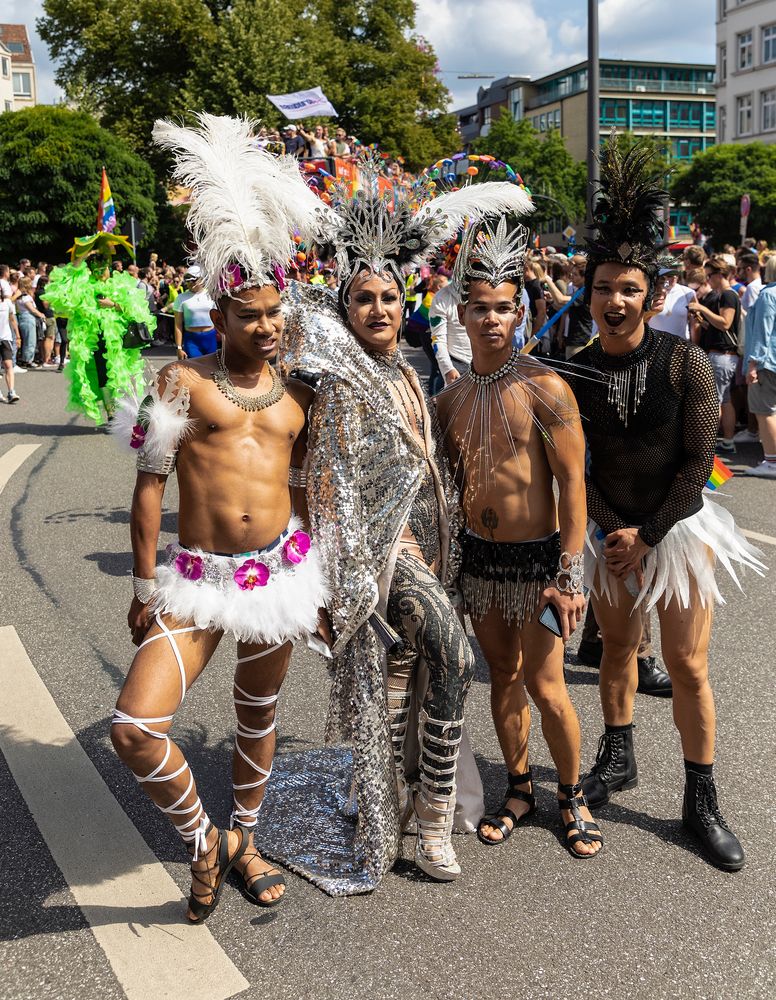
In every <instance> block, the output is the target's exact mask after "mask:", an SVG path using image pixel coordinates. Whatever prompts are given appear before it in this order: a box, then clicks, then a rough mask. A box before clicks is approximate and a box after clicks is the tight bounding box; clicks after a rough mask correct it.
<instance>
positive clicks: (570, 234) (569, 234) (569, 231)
mask: <svg viewBox="0 0 776 1000" xmlns="http://www.w3.org/2000/svg"><path fill="white" fill-rule="evenodd" d="M563 235H564V236H565V237H566V239H567V240H570V239H573V238H574V237H575V236H576V235H577V231H576V229H575V228H574V227H573V226H566V228H565V229H564V230H563Z"/></svg>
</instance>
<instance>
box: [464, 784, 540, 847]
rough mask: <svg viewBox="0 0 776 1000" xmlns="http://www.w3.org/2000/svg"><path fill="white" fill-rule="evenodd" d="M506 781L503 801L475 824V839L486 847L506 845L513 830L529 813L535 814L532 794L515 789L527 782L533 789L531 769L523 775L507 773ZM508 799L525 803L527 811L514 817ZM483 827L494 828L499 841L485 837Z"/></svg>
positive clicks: (534, 802)
mask: <svg viewBox="0 0 776 1000" xmlns="http://www.w3.org/2000/svg"><path fill="white" fill-rule="evenodd" d="M507 781H508V782H509V787H508V788H507V792H506V795H505V796H504V801H503V802H502V803H501V805H500V806H499V808H498V809H497V810H496V811H495V813H493V814H492V815H489V816H483V817H482V819H481V820H480V821H479V823H478V824H477V839H478V840H479V841H480V842H481V843H483V844H487V845H488V847H497V846H498V845H499V844H504V843H506V842H507V841H508V840H509V838H510V837H511V836H512V834H513V833H514V832H515V829H516V828H517V827H518V826H520V824H521V823H522V822H523V821H524V820H526V819H528V817H529V816H530V815H531V813H535V812H536V797H535V796H534V793H533V792H524V791H523V790H522V788H518V787H517V786H518V785H526V784H527V783H528V782H529V781H530V782H531V787H533V773H532V771H531V768H530V767H529V768H528V770H527V771H526V772H525V774H510V773H509V772H507ZM510 799H519V800H520V801H521V802H527V803H528V811H527V812H524V813H523V815H522V816H520V817H517V816H515V814H514V813H513V812H512V810H511V809H510V808H509V806H508V805H507V803H508V802H509V800H510ZM504 817H506V818H507V819H508V820H510V821H511V823H512V828H511V829H510V828H509V827H508V826H507V824H506V823H505V822H504ZM483 826H492V827H495V828H496V829H497V830H498V831H499V832H500V833H501V840H492V839H491V838H490V837H486V836H485V834H484V833H483V832H482V827H483Z"/></svg>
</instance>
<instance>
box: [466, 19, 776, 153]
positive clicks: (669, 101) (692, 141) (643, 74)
mask: <svg viewBox="0 0 776 1000" xmlns="http://www.w3.org/2000/svg"><path fill="white" fill-rule="evenodd" d="M773 3H775V4H776V0H773ZM510 79H512V80H514V82H512V83H511V84H508V83H506V81H508V80H510ZM496 82H497V83H498V84H500V85H501V86H500V88H499V89H500V92H503V91H506V100H505V101H504V100H501V101H499V104H498V106H497V113H498V114H500V113H501V109H502V108H506V109H508V110H509V112H510V113H511V115H512V117H513V118H515V120H516V121H519V120H520V119H522V118H527V119H528V120H529V121H530V122H531V124H532V125H533V126H534V128H535V129H536V130H537V132H540V133H541V132H547V131H549V129H551V128H555V129H558V130H559V131H560V133H561V135H562V136H563V138H564V139H565V140H566V148H567V149H568V151H569V152H570V153H571V155H572V156H573V157H574V158H575V159H578V160H586V159H587V62H581V63H577V65H575V66H570V67H568V68H567V69H563V70H559V71H558V72H557V73H551V74H549V75H548V76H544V77H542V78H541V79H538V80H530V79H526V78H522V79H517V80H515V78H509V77H506V78H504V80H503V81H502V80H499V81H496ZM487 103H488V96H487V93H485V92H484V88H480V94H478V106H485V105H487ZM463 110H464V111H467V112H470V113H471V111H472V109H471V108H469V109H463ZM494 113H496V108H491V111H490V114H491V119H492V117H493V115H494ZM457 114H458V116H459V126H460V128H461V138H462V139H463V140H464V142H465V143H469V142H472V141H473V139H475V138H478V137H479V136H481V135H486V134H487V132H483V131H482V130H480V131H479V132H476V134H475V131H476V129H475V126H476V120H473V118H472V116H471V114H470V115H469V116H468V119H467V127H466V131H464V125H463V121H462V118H461V115H462V114H463V111H462V112H457ZM598 123H599V133H600V136H601V139H603V138H605V137H606V136H607V135H608V133H609V132H610V131H611V129H612V127H613V126H616V127H617V128H619V129H622V130H623V131H624V130H627V131H629V132H633V133H635V134H636V135H654V136H657V137H659V138H660V139H662V140H664V141H665V146H666V151H667V153H668V155H669V157H670V158H671V159H676V160H689V159H691V158H692V156H693V155H694V154H695V153H697V152H701V151H702V150H704V149H707V148H708V147H709V146H712V145H714V143H715V141H716V102H715V88H714V66H712V65H702V66H696V65H692V64H689V63H687V64H685V63H656V62H636V61H625V60H620V59H602V60H601V62H600V101H599V118H598Z"/></svg>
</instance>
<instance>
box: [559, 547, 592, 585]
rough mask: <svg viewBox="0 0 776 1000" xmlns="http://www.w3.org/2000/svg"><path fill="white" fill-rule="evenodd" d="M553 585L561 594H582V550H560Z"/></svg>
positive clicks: (583, 572) (583, 558) (583, 579)
mask: <svg viewBox="0 0 776 1000" xmlns="http://www.w3.org/2000/svg"><path fill="white" fill-rule="evenodd" d="M555 587H556V589H557V590H559V591H560V593H561V594H575V595H576V594H584V592H585V556H584V553H582V552H575V553H574V554H573V555H572V553H571V552H561V554H560V560H559V562H558V574H557V576H556V577H555Z"/></svg>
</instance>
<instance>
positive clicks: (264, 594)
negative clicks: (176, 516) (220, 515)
mask: <svg viewBox="0 0 776 1000" xmlns="http://www.w3.org/2000/svg"><path fill="white" fill-rule="evenodd" d="M300 529H301V525H300V523H299V521H298V520H297V518H292V519H291V522H290V523H289V526H288V529H287V530H286V531H284V532H283V534H282V535H281V536H280V540H279V542H278V543H277V544H275V545H274V546H273V547H272V548H271V549H269V550H267V549H259V550H257V551H255V552H243V553H240V554H239V555H234V556H230V555H217V554H215V553H212V552H205V551H203V550H202V549H195V548H184V547H183V546H182V545H180V544H179V543H177V542H176V543H173V544H171V545H168V546H167V553H168V560H167V564H166V565H163V566H160V567H158V568H157V571H156V579H157V588H158V589H157V591H156V594H155V596H154V599H153V607H154V610H155V611H160V612H163V613H168V614H171V615H172V616H173V617H174V618H175V619H176V620H177V621H179V622H182V623H183V622H187V623H191V624H193V625H196V626H197V627H198V628H201V629H205V630H210V631H215V630H223V631H224V632H231V633H232V634H233V635H234V636H235V638H237V639H238V640H240V641H242V642H249V643H256V644H269V645H275V644H277V643H282V642H286V641H287V640H294V639H298V638H299V637H300V636H303V635H306V634H307V633H309V632H314V631H315V630H316V628H317V624H318V609H319V608H321V607H324V606H325V605H326V604H327V602H328V598H329V592H328V588H327V585H326V579H325V575H324V573H323V571H322V567H321V562H320V557H319V554H318V551H317V549H316V547H315V546H314V545H312V546H311V548H310V550H309V552H307V554H306V556H305V558H304V560H303V561H302V562H299V563H296V564H294V563H291V562H289V561H288V559H287V558H286V557H285V555H284V551H283V550H284V545H285V542H286V540H287V539H288V538H289V537H290V536H291V535H293V533H294V532H295V531H298V530H300ZM197 560H200V562H197ZM249 561H252V562H253V563H254V564H256V563H261V564H262V565H263V566H264V567H265V569H266V570H268V571H269V577H268V579H267V580H266V583H264V585H258V584H257V585H255V586H253V588H252V589H249V588H248V587H247V586H245V587H244V589H242V588H241V587H240V586H239V584H238V583H237V581H236V580H235V574H236V573H238V571H239V570H240V569H241V568H244V567H245V564H246V563H247V562H249ZM200 573H201V575H199V574H200ZM238 575H239V574H238ZM243 583H244V584H245V580H244V570H243Z"/></svg>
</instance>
